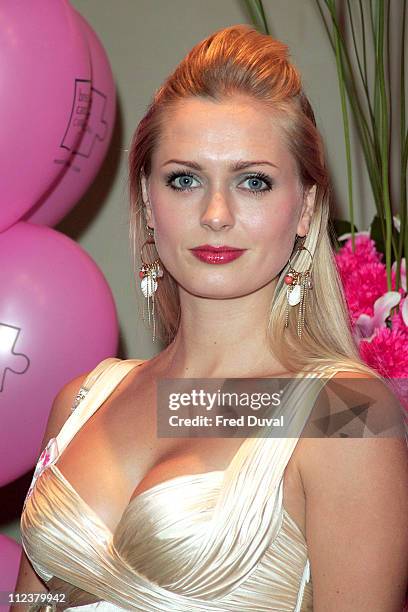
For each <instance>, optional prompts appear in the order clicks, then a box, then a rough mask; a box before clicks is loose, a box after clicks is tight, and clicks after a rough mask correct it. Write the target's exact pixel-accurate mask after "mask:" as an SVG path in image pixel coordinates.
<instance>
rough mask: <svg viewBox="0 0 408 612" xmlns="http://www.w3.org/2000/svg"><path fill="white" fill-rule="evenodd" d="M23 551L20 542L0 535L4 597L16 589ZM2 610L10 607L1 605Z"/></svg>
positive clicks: (0, 565)
mask: <svg viewBox="0 0 408 612" xmlns="http://www.w3.org/2000/svg"><path fill="white" fill-rule="evenodd" d="M22 550H23V549H22V547H21V545H20V544H18V542H16V541H15V540H13V539H12V538H9V537H8V536H6V535H4V534H0V592H2V594H3V596H5V593H6V592H9V593H10V592H13V591H14V589H15V586H16V583H17V576H18V569H19V567H20V559H21V553H22ZM0 608H1V609H2V610H8V609H9V608H10V606H6V605H1V606H0Z"/></svg>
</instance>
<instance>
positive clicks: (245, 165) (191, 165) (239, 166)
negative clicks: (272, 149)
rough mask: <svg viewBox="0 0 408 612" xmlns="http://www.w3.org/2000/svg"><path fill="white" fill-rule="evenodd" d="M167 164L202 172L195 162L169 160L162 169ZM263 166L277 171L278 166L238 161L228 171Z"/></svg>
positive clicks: (268, 162)
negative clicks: (271, 167)
mask: <svg viewBox="0 0 408 612" xmlns="http://www.w3.org/2000/svg"><path fill="white" fill-rule="evenodd" d="M168 164H181V165H182V166H188V167H189V168H193V169H194V170H198V171H201V170H202V167H201V166H200V164H197V162H193V161H185V160H182V159H169V160H167V161H166V162H165V163H164V164H163V165H162V167H163V166H167V165H168ZM264 165H268V166H273V167H274V168H278V170H279V166H277V165H276V164H273V163H272V162H270V161H266V160H253V161H243V160H239V161H236V162H234V163H233V164H231V165H230V170H231V171H232V172H235V171H237V170H243V169H244V168H248V167H249V166H264Z"/></svg>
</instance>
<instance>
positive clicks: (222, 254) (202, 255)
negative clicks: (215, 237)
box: [190, 244, 246, 264]
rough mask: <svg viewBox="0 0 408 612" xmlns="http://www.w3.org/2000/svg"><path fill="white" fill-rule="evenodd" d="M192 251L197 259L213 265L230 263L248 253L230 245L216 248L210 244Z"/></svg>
mask: <svg viewBox="0 0 408 612" xmlns="http://www.w3.org/2000/svg"><path fill="white" fill-rule="evenodd" d="M190 250H191V252H192V253H193V255H194V256H195V257H197V259H199V260H200V261H204V262H205V263H211V264H223V263H229V262H230V261H233V260H234V259H237V258H238V257H240V256H241V255H242V254H243V253H244V252H245V251H246V249H238V248H236V247H231V246H228V245H219V246H215V245H210V244H203V245H200V246H198V247H194V248H193V249H190Z"/></svg>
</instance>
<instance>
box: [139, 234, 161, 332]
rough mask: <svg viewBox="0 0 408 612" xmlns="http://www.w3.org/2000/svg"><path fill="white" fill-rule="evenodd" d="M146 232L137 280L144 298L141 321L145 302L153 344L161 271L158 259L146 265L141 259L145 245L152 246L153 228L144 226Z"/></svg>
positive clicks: (144, 317)
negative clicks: (156, 296)
mask: <svg viewBox="0 0 408 612" xmlns="http://www.w3.org/2000/svg"><path fill="white" fill-rule="evenodd" d="M146 231H147V233H148V236H149V237H148V238H147V240H145V242H144V243H143V245H142V247H141V249H140V261H141V263H142V265H141V266H140V271H139V278H140V289H141V291H142V293H143V295H144V297H145V298H146V300H145V301H144V302H143V320H144V321H146V316H145V306H146V302H147V312H148V323H149V325H151V324H152V323H153V342H154V341H155V340H156V317H155V308H154V305H155V300H154V294H155V293H156V291H157V287H158V280H157V279H158V278H161V277H162V276H163V269H162V268H161V266H160V259H155V260H154V261H153V262H152V263H147V262H145V261H144V259H143V249H144V247H145V246H146V245H147V244H154V238H153V236H154V228H152V227H149V226H148V225H147V224H146Z"/></svg>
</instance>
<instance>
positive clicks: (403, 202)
mask: <svg viewBox="0 0 408 612" xmlns="http://www.w3.org/2000/svg"><path fill="white" fill-rule="evenodd" d="M406 14H407V0H404V4H403V8H402V29H401V60H400V65H401V72H400V84H401V85H400V87H401V94H400V163H401V177H400V233H399V237H398V260H397V287H396V289H397V291H398V288H399V281H400V279H401V260H402V257H403V256H404V257H405V263H406V264H407V263H408V262H407V259H408V224H407V161H408V136H406V135H405V129H406V128H405V46H404V43H405V21H406ZM404 145H405V146H404ZM403 253H404V255H403Z"/></svg>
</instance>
